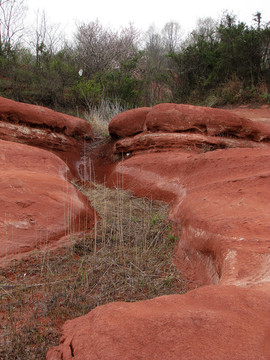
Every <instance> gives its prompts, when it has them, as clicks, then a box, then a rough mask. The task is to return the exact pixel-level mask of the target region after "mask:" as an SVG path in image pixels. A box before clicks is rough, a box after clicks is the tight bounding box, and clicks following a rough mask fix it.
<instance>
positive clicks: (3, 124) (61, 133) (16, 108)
mask: <svg viewBox="0 0 270 360" xmlns="http://www.w3.org/2000/svg"><path fill="white" fill-rule="evenodd" d="M92 138H93V134H92V130H91V126H90V124H89V123H87V122H86V121H84V120H82V119H80V118H77V117H74V116H70V115H66V114H62V113H59V112H56V111H53V110H51V109H48V108H45V107H42V106H37V105H30V104H25V103H21V102H17V101H13V100H9V99H6V98H3V97H0V139H2V140H7V141H14V142H19V143H23V144H27V145H31V146H37V147H40V148H42V149H46V150H50V151H52V152H54V153H55V154H56V155H58V156H59V157H61V159H62V160H64V161H65V162H66V163H67V164H68V165H69V167H70V168H71V170H72V173H73V174H74V175H76V176H83V171H84V170H83V164H80V163H79V159H80V157H81V156H80V155H81V153H82V152H83V146H84V143H85V141H86V142H87V141H89V140H91V139H92Z"/></svg>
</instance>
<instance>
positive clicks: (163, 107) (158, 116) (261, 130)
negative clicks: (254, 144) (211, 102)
mask: <svg viewBox="0 0 270 360" xmlns="http://www.w3.org/2000/svg"><path fill="white" fill-rule="evenodd" d="M109 131H110V134H111V135H112V136H114V137H116V136H117V137H126V136H132V135H136V134H138V133H140V132H143V131H150V132H157V131H161V132H183V131H189V132H196V133H200V134H207V135H210V136H213V135H219V136H223V135H225V136H226V137H228V136H230V135H233V136H234V137H239V138H249V139H252V140H255V141H262V140H264V139H268V140H269V139H270V126H269V124H258V123H254V122H253V121H251V120H249V119H247V118H243V117H240V116H238V115H236V114H234V113H233V112H228V111H226V110H222V109H213V108H208V107H202V106H193V105H183V104H170V103H169V104H159V105H156V106H154V107H153V108H141V109H140V108H139V109H133V110H129V111H126V112H124V113H121V114H118V115H116V116H115V117H114V118H113V119H112V121H111V123H110V125H109Z"/></svg>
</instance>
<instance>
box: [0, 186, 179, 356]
mask: <svg viewBox="0 0 270 360" xmlns="http://www.w3.org/2000/svg"><path fill="white" fill-rule="evenodd" d="M80 190H81V191H82V192H83V193H84V194H85V195H86V196H87V197H88V198H89V200H90V203H91V205H92V206H93V207H94V208H95V210H96V212H97V213H98V215H99V216H100V221H99V222H97V223H96V226H95V228H94V230H93V233H92V235H91V236H90V237H89V236H86V235H85V236H83V237H82V238H80V239H75V238H74V239H72V245H71V246H68V247H66V248H60V249H57V250H54V251H50V252H49V251H48V252H42V251H37V252H36V253H34V254H32V255H31V256H28V257H26V258H24V259H22V260H19V261H14V263H12V264H11V265H10V266H8V267H7V268H4V269H1V270H0V300H1V312H0V317H1V323H0V332H1V334H2V335H1V339H0V349H1V350H0V359H1V360H4V359H5V360H7V359H9V360H12V359H16V360H18V359H29V360H30V359H43V358H45V356H46V352H47V351H48V349H49V348H50V347H51V346H55V345H57V344H58V343H59V336H60V331H61V327H62V325H63V323H64V322H65V321H66V320H68V319H72V318H75V317H78V316H81V315H84V314H87V313H88V312H89V311H90V310H92V309H94V308H95V307H96V306H99V305H103V304H106V303H108V302H112V301H138V300H145V299H149V298H153V297H156V296H160V295H165V294H173V293H178V294H179V293H183V292H185V291H186V283H185V281H184V280H183V278H182V276H181V273H180V271H179V270H178V269H177V268H176V267H175V266H174V265H173V263H172V256H173V249H174V246H175V243H176V241H177V239H175V237H174V236H173V235H172V234H171V226H170V224H169V223H168V221H167V206H166V205H164V204H163V203H160V202H153V201H150V200H147V199H144V198H141V199H139V198H136V197H133V196H132V195H131V194H130V193H128V192H125V191H123V190H111V189H108V188H106V187H104V186H101V185H94V186H93V187H91V188H87V187H81V188H80Z"/></svg>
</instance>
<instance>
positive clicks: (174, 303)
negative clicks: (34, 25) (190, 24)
mask: <svg viewBox="0 0 270 360" xmlns="http://www.w3.org/2000/svg"><path fill="white" fill-rule="evenodd" d="M157 109H159V111H157ZM193 110H194V111H193ZM181 111H183V113H182V114H181ZM192 112H193V115H192ZM215 113H216V117H215V115H214V114H215ZM123 116H124V115H122V117H123ZM226 119H227V120H226ZM114 122H116V120H115V119H114ZM139 124H140V125H139V127H138V129H141V128H143V129H144V133H143V134H142V135H137V136H135V137H134V138H131V141H130V139H123V141H122V140H121V141H122V143H120V142H118V146H119V147H118V149H117V146H116V147H115V152H117V151H119V152H121V151H123V150H125V151H126V150H128V149H132V151H133V153H132V154H126V156H127V157H128V158H127V159H125V160H122V161H121V162H119V163H118V164H117V165H116V167H115V169H114V170H113V171H112V172H111V174H110V176H109V178H107V181H108V183H110V185H111V186H112V185H113V184H114V183H115V184H118V181H117V179H119V178H121V179H123V182H122V185H123V187H124V188H127V189H130V190H132V191H134V192H135V193H136V194H137V195H138V196H151V197H152V198H156V199H161V200H164V201H168V202H171V211H170V219H171V221H172V223H173V224H174V228H175V231H176V233H177V234H178V236H179V244H178V246H177V248H176V250H175V261H176V263H177V265H178V266H179V267H180V268H181V269H182V271H183V272H184V274H185V275H186V276H189V278H190V279H192V280H193V281H194V282H195V283H196V284H197V285H204V286H202V287H200V288H198V289H195V290H192V291H190V292H189V293H187V294H185V295H171V296H163V297H160V298H156V299H153V300H149V301H141V302H138V303H134V304H132V303H131V304H126V303H112V304H108V305H105V306H103V307H100V308H97V309H95V310H93V311H92V312H90V313H89V314H88V315H86V316H83V317H80V318H77V319H75V320H71V321H69V322H67V323H66V324H65V326H64V330H63V337H62V339H61V344H60V345H59V347H57V348H53V349H51V350H50V351H49V352H48V355H47V360H56V359H63V360H65V359H80V360H86V359H91V360H92V359H93V360H95V359H237V360H242V359H243V360H244V359H269V358H270V322H269V319H270V306H269V304H270V261H269V259H270V247H269V246H270V245H269V244H270V237H269V234H270V231H269V230H270V229H269V223H270V206H269V204H270V192H269V189H270V180H269V179H270V146H269V127H268V126H267V125H266V124H254V123H252V122H250V121H249V120H247V119H241V118H238V117H237V116H236V115H233V116H231V114H230V115H228V113H226V111H221V112H219V111H218V112H216V110H215V109H209V110H207V109H205V108H194V107H189V106H183V105H179V106H177V105H174V104H165V105H158V106H156V107H154V108H153V109H152V110H150V111H149V112H148V113H147V115H146V117H145V123H144V125H142V121H141V119H140V121H139ZM261 125H265V126H261ZM114 127H115V128H116V127H117V126H116V124H114ZM133 128H135V125H134V126H133ZM150 129H151V130H152V131H154V132H156V131H158V132H160V134H158V136H160V137H161V139H163V140H162V141H163V145H162V146H164V142H165V140H164V139H165V135H169V136H170V141H174V143H175V144H176V143H177V142H178V143H180V146H179V148H178V149H176V146H177V145H176V146H175V149H174V150H173V151H167V152H162V153H160V152H159V151H160V147H162V146H161V145H160V143H159V142H158V141H156V142H152V143H151V144H152V152H146V153H141V154H138V152H142V151H143V150H145V147H146V145H145V143H144V142H143V140H142V139H143V138H142V136H146V135H147V131H148V132H149V130H150ZM181 130H182V131H188V132H189V133H188V134H187V135H188V138H185V137H183V136H181V137H180V139H181V141H180V140H179V138H177V141H176V140H175V139H176V137H175V136H174V134H172V133H171V134H166V133H168V132H173V131H181ZM161 131H162V132H163V133H161ZM137 132H138V131H136V132H134V134H136V133H137ZM224 132H225V133H226V134H224ZM194 133H195V134H194ZM198 133H203V134H204V135H211V136H212V135H222V137H225V138H226V139H225V140H224V142H225V148H224V149H218V150H215V151H207V150H213V149H204V152H201V151H198V141H199V145H200V144H201V143H203V142H204V141H206V139H205V137H203V138H201V137H199V138H198ZM121 134H123V132H121ZM127 134H129V136H130V135H131V134H130V133H128V132H127ZM114 135H118V136H123V135H120V133H118V134H117V133H114ZM181 135H183V134H181ZM193 135H194V136H195V135H196V137H194V141H195V142H194V144H193V145H194V150H195V151H193V149H184V150H183V146H182V145H181V144H182V142H183V139H184V141H187V140H188V142H189V144H191V142H192V136H193ZM147 136H148V135H147ZM147 136H146V138H147ZM200 136H202V135H200ZM235 137H236V138H239V139H235ZM172 138H173V140H172ZM240 138H241V139H243V141H240V142H239V140H241V139H240ZM138 139H139V141H138ZM149 139H150V140H149ZM152 139H153V137H152V138H151V136H148V138H147V141H152ZM227 140H229V141H230V142H229V143H228V142H227ZM236 140H237V141H236ZM250 140H252V141H251V142H250ZM140 141H141V142H140ZM175 141H176V142H175ZM246 141H247V142H246ZM125 142H126V143H128V147H126V148H123V146H126V145H127V144H126V143H125ZM209 142H210V143H211V144H212V145H214V146H215V147H214V149H215V148H217V147H216V145H219V144H220V143H219V141H217V142H215V141H214V140H213V138H210V139H209ZM245 142H246V143H245ZM262 142H263V147H261V144H262ZM228 144H233V146H236V147H238V146H239V144H242V145H243V144H244V148H232V149H229V148H228V147H229V146H228ZM141 145H142V147H141V148H140V146H141ZM185 145H186V144H185ZM121 146H122V148H121ZM167 147H168V146H167ZM245 147H246V148H245ZM177 150H178V151H177ZM154 151H155V152H154ZM134 154H135V156H132V157H131V158H129V156H130V155H134ZM136 154H137V155H136Z"/></svg>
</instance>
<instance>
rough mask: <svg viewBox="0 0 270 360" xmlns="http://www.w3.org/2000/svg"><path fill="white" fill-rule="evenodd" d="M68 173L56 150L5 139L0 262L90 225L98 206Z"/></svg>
mask: <svg viewBox="0 0 270 360" xmlns="http://www.w3.org/2000/svg"><path fill="white" fill-rule="evenodd" d="M68 173H69V168H68V167H67V165H66V164H65V163H64V162H63V161H62V160H61V159H60V158H58V157H57V156H56V155H54V154H52V153H51V152H48V151H46V150H42V149H38V148H35V147H32V146H28V145H24V144H18V143H12V142H9V141H3V140H0V266H3V265H5V264H6V263H7V262H8V261H10V260H12V259H16V258H20V257H22V256H23V255H25V254H28V253H30V252H32V251H33V250H35V249H49V248H52V247H55V246H57V245H58V246H59V245H60V244H61V243H63V242H64V241H65V242H68V241H69V236H70V235H75V234H78V233H80V232H81V231H85V230H86V229H88V228H89V227H91V225H92V224H93V210H92V209H91V208H90V207H89V205H88V202H87V201H86V199H85V198H84V197H83V196H82V194H81V193H79V192H78V191H77V190H76V189H75V188H74V186H73V185H72V184H70V183H69V182H68V181H67V177H68Z"/></svg>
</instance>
